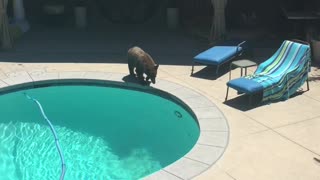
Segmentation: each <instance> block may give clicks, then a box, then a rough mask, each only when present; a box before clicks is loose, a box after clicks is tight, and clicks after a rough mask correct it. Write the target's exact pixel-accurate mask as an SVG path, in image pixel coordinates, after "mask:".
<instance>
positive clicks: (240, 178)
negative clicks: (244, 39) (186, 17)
mask: <svg viewBox="0 0 320 180" xmlns="http://www.w3.org/2000/svg"><path fill="white" fill-rule="evenodd" d="M180 38H182V39H184V37H182V36H180ZM26 42H27V41H26ZM170 42H174V41H170ZM182 42H183V43H185V44H188V43H190V44H188V45H187V47H186V50H184V49H183V48H180V49H178V51H177V54H179V53H181V54H182V55H181V56H178V55H174V56H173V57H170V56H171V55H172V54H174V53H175V51H172V50H170V48H168V49H162V50H161V51H157V45H155V44H153V45H152V43H149V44H150V46H151V48H150V50H151V51H154V52H155V56H157V57H158V59H159V60H160V59H161V58H166V57H170V59H166V60H164V61H163V62H162V63H161V65H160V67H159V71H158V77H157V78H158V79H159V80H166V81H169V82H172V83H175V84H177V85H179V86H184V87H187V88H190V89H192V90H193V91H194V92H196V93H199V94H201V95H203V96H204V97H206V98H207V99H209V100H210V101H211V102H213V103H214V104H215V105H216V106H217V108H218V109H220V110H221V111H222V112H223V114H224V116H225V117H226V119H227V121H228V124H229V131H230V136H229V142H228V145H227V148H226V151H225V153H224V154H223V156H222V157H221V158H220V159H219V160H218V161H217V162H216V164H214V165H212V166H210V167H209V168H207V169H206V171H204V172H203V173H201V174H199V175H197V176H196V177H192V178H193V179H197V180H202V179H204V180H207V179H210V180H211V179H218V180H232V179H233V180H234V179H236V180H251V179H252V180H257V179H258V180H264V179H265V180H284V179H290V180H306V179H308V180H318V179H320V173H319V172H320V164H319V163H317V162H315V161H314V160H313V157H318V158H319V157H320V141H319V136H320V111H319V109H320V81H318V80H317V77H319V75H320V73H319V72H320V71H318V70H317V68H312V71H311V73H310V79H311V80H312V81H311V82H310V91H307V92H303V93H301V94H299V95H297V96H295V97H292V98H290V99H289V100H287V101H280V102H275V103H270V104H266V105H262V106H257V107H255V108H251V109H250V108H248V109H246V108H244V109H242V108H237V107H246V106H247V103H248V102H247V101H246V99H244V100H243V99H241V98H238V95H237V94H236V92H234V91H232V90H231V91H230V93H229V100H231V101H233V103H235V104H236V106H230V105H228V104H225V103H224V98H225V93H226V82H227V80H228V74H227V73H225V74H223V75H222V76H220V77H218V78H217V79H212V78H211V76H214V73H213V72H214V71H212V73H210V69H209V71H208V72H207V73H205V75H206V77H197V76H195V77H193V76H190V71H191V66H190V64H191V59H192V57H193V55H194V54H195V53H196V52H197V51H200V50H201V49H203V48H204V47H205V45H204V44H202V43H199V42H197V41H195V40H192V39H191V40H190V39H188V38H187V39H184V40H183V41H182ZM162 43H163V41H162ZM183 43H182V44H183ZM147 44H148V43H147ZM180 45H181V44H180ZM21 46H23V44H22V45H21ZM37 46H38V45H37ZM109 46H110V44H109ZM119 46H120V45H119ZM159 46H160V45H159ZM162 46H163V44H162ZM110 47H111V46H110ZM172 47H177V44H175V45H172ZM24 48H27V49H28V48H29V49H28V50H24ZM125 48H127V47H123V50H125ZM30 49H31V50H32V47H25V46H24V47H23V48H21V51H19V48H18V47H17V51H18V53H17V55H15V54H14V53H12V52H5V53H2V52H1V53H0V59H1V61H7V62H2V63H0V79H1V80H0V87H1V86H7V85H8V84H17V83H21V82H25V81H31V82H32V81H36V80H38V79H37V77H39V75H45V78H47V79H57V78H75V77H79V76H81V77H86V76H90V77H97V78H101V77H102V76H103V77H102V78H104V77H105V78H107V77H108V78H109V77H111V76H114V77H113V78H114V79H118V80H120V81H122V77H123V75H126V74H128V69H127V64H126V63H125V59H123V58H125V54H121V53H122V51H117V53H118V55H116V56H114V59H112V57H111V56H109V57H111V60H110V59H108V56H107V55H106V56H104V53H105V52H104V51H102V50H101V51H99V52H98V51H97V52H98V53H97V54H98V56H99V57H100V55H101V54H103V56H101V57H103V58H104V60H103V61H99V62H87V61H88V60H89V59H90V56H88V57H87V58H89V59H86V58H83V57H82V58H83V59H81V61H80V62H67V63H61V62H60V60H59V61H57V62H55V61H54V60H52V59H44V60H41V57H44V58H45V57H47V56H45V55H44V54H45V52H46V50H43V56H39V57H37V58H32V57H36V56H31V55H30V56H26V57H25V58H26V59H25V60H24V59H23V58H24V57H23V54H28V53H27V52H28V51H29V50H30ZM188 49H193V50H192V51H188ZM50 51H52V52H55V51H53V50H50ZM108 52H110V51H108ZM123 52H125V51H123ZM100 53H101V54H100ZM61 54H68V53H67V52H61ZM61 54H58V55H57V57H59V56H61ZM14 56H20V57H19V59H20V60H22V61H21V62H20V61H18V62H15V61H14V58H13V57H14ZM28 57H31V58H30V59H28ZM65 57H66V58H67V57H70V56H69V55H67V56H65ZM6 58H7V59H6ZM8 58H9V59H8ZM10 58H11V59H10ZM38 58H39V59H38ZM186 58H187V59H186ZM35 59H37V61H36V63H35V62H32V60H35ZM97 59H99V58H97ZM116 59H119V61H117V60H116ZM8 61H9V62H8ZM10 61H11V62H10ZM13 61H14V62H13ZM202 68H203V66H197V67H196V71H198V70H200V69H202ZM254 69H255V68H254V67H253V68H250V69H249V72H253V71H254ZM232 71H233V72H232V76H233V77H237V76H239V71H240V70H239V69H234V70H232ZM83 72H87V73H83ZM88 74H90V75H88ZM17 79H18V81H17ZM151 86H154V87H157V84H156V85H151ZM305 89H306V85H304V86H303V90H305ZM167 90H168V92H169V93H170V91H173V90H174V89H170V87H168V89H167ZM173 93H176V94H181V93H184V92H179V91H178V90H176V91H173ZM182 95H183V94H182ZM197 106H200V107H201V104H198V105H197ZM205 115H206V114H205V113H204V114H203V116H205ZM200 116H201V115H200ZM205 124H207V125H205ZM219 126H221V125H219V124H214V125H213V124H211V123H210V122H205V121H204V126H203V127H201V128H202V129H204V130H205V129H206V128H210V129H214V128H215V127H219ZM208 136H211V137H215V136H219V135H218V134H211V135H208ZM204 138H205V137H204ZM212 143H221V144H224V143H225V142H212ZM161 173H163V172H161ZM163 177H165V178H168V177H169V176H168V175H163ZM184 177H185V179H187V178H189V177H188V176H187V175H186V174H183V173H182V174H181V175H180V176H170V178H172V179H184Z"/></svg>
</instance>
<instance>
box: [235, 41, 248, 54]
mask: <svg viewBox="0 0 320 180" xmlns="http://www.w3.org/2000/svg"><path fill="white" fill-rule="evenodd" d="M246 42H247V41H242V42H241V43H239V44H238V45H237V52H239V48H240V47H241V46H242V45H243V44H244V43H246Z"/></svg>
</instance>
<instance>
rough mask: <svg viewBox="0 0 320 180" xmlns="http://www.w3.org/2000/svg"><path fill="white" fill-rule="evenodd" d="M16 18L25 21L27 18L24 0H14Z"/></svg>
mask: <svg viewBox="0 0 320 180" xmlns="http://www.w3.org/2000/svg"><path fill="white" fill-rule="evenodd" d="M13 12H14V19H15V20H18V21H23V20H24V18H25V12H24V6H23V0H13Z"/></svg>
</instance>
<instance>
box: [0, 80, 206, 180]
mask: <svg viewBox="0 0 320 180" xmlns="http://www.w3.org/2000/svg"><path fill="white" fill-rule="evenodd" d="M46 85H48V84H46ZM24 93H26V94H28V95H29V96H31V97H33V98H35V99H37V100H38V101H39V102H40V103H41V105H42V107H43V110H44V111H45V113H46V115H47V117H48V119H50V120H51V122H52V124H53V125H54V127H55V130H56V132H57V135H58V137H59V142H60V145H61V149H62V152H63V154H64V157H65V163H66V167H67V168H66V174H65V179H97V178H100V179H101V178H102V179H137V178H141V177H144V176H146V175H148V174H151V173H153V172H155V171H157V170H159V169H161V168H163V167H165V166H167V165H169V164H171V163H173V162H174V161H176V160H177V159H179V158H181V157H182V156H184V155H185V154H186V153H187V152H188V151H189V150H190V149H191V148H192V147H193V146H194V144H195V143H196V141H197V139H198V137H199V133H200V132H199V126H198V123H197V120H196V119H195V116H194V115H193V113H192V112H190V109H188V107H186V106H185V105H184V104H183V103H182V102H180V101H179V100H178V99H176V98H175V97H172V96H170V95H168V94H167V93H164V92H163V91H155V90H154V89H152V90H149V89H146V90H145V91H141V90H138V89H136V88H128V87H126V88H123V87H120V86H115V85H110V86H107V87H106V86H98V85H93V84H90V86H89V85H84V84H82V85H80V84H73V85H67V84H56V85H54V86H48V87H45V86H44V87H38V88H32V89H22V90H19V91H15V92H9V93H6V94H2V95H1V96H0V107H1V109H0V113H1V116H2V117H1V120H0V143H1V146H0V157H1V158H0V179H9V178H11V179H37V178H39V177H40V178H41V179H57V178H58V177H59V176H60V173H61V161H60V158H59V154H58V151H57V149H56V147H55V140H54V137H53V134H52V132H51V131H50V128H49V126H48V124H47V123H46V121H45V120H44V117H43V116H42V115H41V112H40V110H39V108H38V107H37V105H36V104H35V103H34V102H33V101H30V100H29V99H28V98H27V97H26V96H25V95H24Z"/></svg>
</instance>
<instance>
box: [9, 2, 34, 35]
mask: <svg viewBox="0 0 320 180" xmlns="http://www.w3.org/2000/svg"><path fill="white" fill-rule="evenodd" d="M13 14H14V23H15V24H16V25H17V26H19V27H20V28H21V30H22V31H23V32H27V31H28V30H29V28H30V25H29V23H28V21H27V20H26V19H25V12H24V6H23V0H13Z"/></svg>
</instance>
